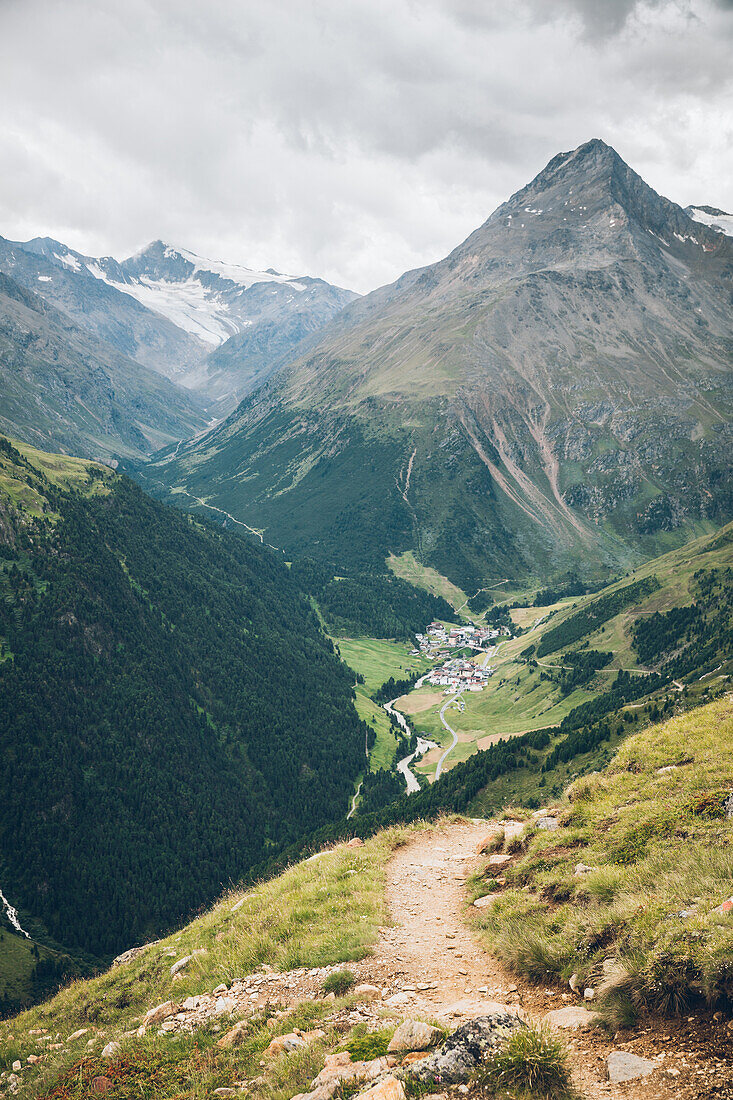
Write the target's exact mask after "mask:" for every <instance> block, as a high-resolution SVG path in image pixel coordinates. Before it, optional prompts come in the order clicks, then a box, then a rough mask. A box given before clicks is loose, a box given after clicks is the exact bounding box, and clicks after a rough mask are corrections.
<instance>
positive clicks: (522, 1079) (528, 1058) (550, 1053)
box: [474, 1027, 575, 1100]
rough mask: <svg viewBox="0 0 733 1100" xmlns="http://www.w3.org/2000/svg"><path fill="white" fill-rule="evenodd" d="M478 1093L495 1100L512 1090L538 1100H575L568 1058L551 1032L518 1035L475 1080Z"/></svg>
mask: <svg viewBox="0 0 733 1100" xmlns="http://www.w3.org/2000/svg"><path fill="white" fill-rule="evenodd" d="M474 1080H475V1084H476V1085H477V1086H478V1087H479V1089H480V1090H481V1091H482V1092H484V1093H486V1094H488V1095H490V1096H494V1095H497V1094H498V1093H499V1091H500V1090H501V1093H502V1095H505V1094H506V1092H505V1090H507V1089H509V1090H511V1092H512V1093H514V1094H515V1095H516V1094H517V1093H519V1094H529V1095H530V1096H532V1097H533V1098H535V1100H570V1097H572V1096H574V1095H575V1093H574V1090H573V1085H572V1081H571V1078H570V1069H569V1066H568V1056H567V1053H566V1051H565V1047H564V1046H563V1044H562V1043H561V1041H560V1040H559V1039H558V1038H557V1037H556V1036H554V1035H553V1034H552V1032H551V1031H550V1030H549V1029H548V1028H544V1027H527V1028H522V1029H521V1030H519V1031H515V1032H514V1033H513V1034H512V1035H511V1036H510V1037H509V1039H507V1041H506V1043H505V1044H504V1045H503V1046H502V1047H501V1049H500V1050H498V1051H497V1052H496V1054H494V1055H492V1056H491V1058H490V1059H489V1061H488V1062H487V1063H486V1065H485V1066H482V1068H481V1069H480V1070H479V1072H478V1073H477V1074H476V1077H475V1079H474Z"/></svg>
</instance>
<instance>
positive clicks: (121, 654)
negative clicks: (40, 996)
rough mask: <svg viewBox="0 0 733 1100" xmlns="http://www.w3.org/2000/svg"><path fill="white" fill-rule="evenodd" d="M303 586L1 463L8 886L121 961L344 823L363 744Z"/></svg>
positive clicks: (215, 533)
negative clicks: (287, 849) (226, 889)
mask: <svg viewBox="0 0 733 1100" xmlns="http://www.w3.org/2000/svg"><path fill="white" fill-rule="evenodd" d="M352 680H353V677H352V674H351V673H350V672H349V671H348V670H347V669H345V667H344V666H343V665H341V663H340V662H339V661H338V659H337V657H336V656H335V654H334V652H333V647H332V645H331V643H330V642H329V641H328V639H327V638H325V636H324V635H323V634H322V632H321V630H320V627H319V624H318V620H317V618H316V616H315V614H314V612H313V611H312V609H311V608H310V606H309V605H308V603H307V602H306V601H305V600H304V599H303V598H302V597H301V595H300V594H299V592H298V590H297V588H296V586H295V584H294V583H293V582H292V580H291V578H290V575H289V572H288V570H287V568H286V567H285V566H284V565H283V564H281V563H280V562H278V561H277V560H276V558H275V556H274V555H273V554H272V553H271V552H270V551H269V550H268V549H267V548H266V547H261V546H259V545H257V544H254V543H252V542H250V541H248V540H245V539H242V538H240V537H237V536H232V535H229V534H227V533H225V532H222V531H220V530H219V529H211V528H210V527H207V526H204V525H202V524H200V523H198V522H195V521H194V520H193V518H192V517H190V516H182V515H180V514H179V513H177V512H174V511H171V510H168V509H166V508H164V507H163V506H162V505H160V504H157V503H155V502H154V501H152V500H150V499H149V498H147V497H146V496H145V495H144V494H143V493H142V492H141V491H140V489H139V488H137V486H135V485H134V484H133V483H132V482H130V481H128V480H127V479H125V478H121V477H119V476H117V475H115V474H113V473H112V472H111V471H110V470H109V469H107V468H105V467H103V466H96V465H93V464H91V463H84V462H81V461H79V460H76V459H65V458H63V457H61V456H51V455H43V454H40V453H39V452H34V451H32V450H31V449H23V448H22V447H20V445H18V447H13V446H12V445H11V444H10V443H8V442H7V441H4V440H3V441H2V444H1V447H0V853H2V854H1V856H0V885H1V886H2V889H3V890H4V892H5V894H6V896H7V897H8V898H9V899H10V901H11V902H12V904H14V905H15V906H16V907H17V908H18V910H19V912H20V916H21V922H22V923H23V925H24V926H25V924H26V922H27V921H31V922H35V923H34V925H33V930H34V932H35V931H36V927H38V928H39V929H41V932H39V935H38V937H37V938H39V939H40V940H41V942H44V940H43V930H45V934H46V935H48V936H49V937H52V938H53V940H55V941H56V942H60V943H62V944H64V946H65V947H67V948H73V949H75V950H77V951H87V952H91V953H93V954H96V955H98V956H99V955H108V954H110V953H112V952H114V951H116V950H119V949H121V948H122V947H128V946H129V945H130V943H133V942H135V941H136V940H139V939H141V938H144V937H148V938H149V937H150V936H151V935H153V934H155V933H156V932H157V931H159V930H160V929H161V928H162V927H164V926H165V925H167V924H169V923H170V922H171V921H174V920H177V919H180V918H181V916H183V915H184V914H186V913H187V912H188V911H189V910H191V909H192V908H193V907H195V906H198V905H201V904H204V903H206V901H207V900H210V899H211V898H212V897H213V896H214V895H216V894H217V892H218V891H219V890H220V889H221V888H222V885H223V884H226V883H227V882H229V881H230V880H238V879H240V878H242V877H243V876H246V875H247V874H248V872H249V871H250V870H251V869H252V867H253V866H254V865H255V864H257V863H259V862H261V861H262V860H263V859H264V858H265V856H266V855H269V854H272V853H273V852H275V851H277V850H278V849H279V848H280V847H282V846H283V845H284V844H287V843H292V842H293V841H295V840H296V839H297V838H298V837H300V836H301V835H302V834H303V833H304V832H307V831H308V830H311V829H313V828H315V827H317V826H319V825H322V824H323V823H325V822H328V821H332V820H335V819H337V818H338V817H341V816H343V815H344V814H345V813H346V810H347V808H348V804H349V797H350V795H351V793H352V791H353V786H354V779H355V776H356V774H357V772H358V771H359V770H360V768H361V767H362V760H363V752H364V739H365V727H364V726H363V724H362V723H361V722H360V720H359V719H358V717H357V714H356V711H355V709H354V706H353V690H352Z"/></svg>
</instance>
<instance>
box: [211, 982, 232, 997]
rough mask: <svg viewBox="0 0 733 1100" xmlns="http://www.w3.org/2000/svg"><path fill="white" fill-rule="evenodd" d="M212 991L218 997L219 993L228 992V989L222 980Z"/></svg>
mask: <svg viewBox="0 0 733 1100" xmlns="http://www.w3.org/2000/svg"><path fill="white" fill-rule="evenodd" d="M212 992H213V994H214V996H215V997H218V996H219V994H220V993H228V992H229V989H228V988H227V986H225V985H224V982H222V983H221V985H218V986H217V987H216V989H214V990H212Z"/></svg>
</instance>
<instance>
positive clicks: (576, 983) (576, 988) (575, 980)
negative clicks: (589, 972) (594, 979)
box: [568, 974, 580, 993]
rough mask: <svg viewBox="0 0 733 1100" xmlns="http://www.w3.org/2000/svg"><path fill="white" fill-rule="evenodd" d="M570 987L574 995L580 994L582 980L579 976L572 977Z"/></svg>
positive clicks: (573, 975) (572, 975)
mask: <svg viewBox="0 0 733 1100" xmlns="http://www.w3.org/2000/svg"><path fill="white" fill-rule="evenodd" d="M568 985H569V986H570V988H571V989H572V991H573V993H579V992H580V978H579V977H578V975H577V974H571V975H570V981H569V982H568Z"/></svg>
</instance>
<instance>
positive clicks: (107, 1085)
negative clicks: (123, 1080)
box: [92, 1077, 112, 1092]
mask: <svg viewBox="0 0 733 1100" xmlns="http://www.w3.org/2000/svg"><path fill="white" fill-rule="evenodd" d="M111 1088H112V1082H111V1081H110V1079H109V1077H94V1078H93V1079H92V1092H109V1090H110V1089H111Z"/></svg>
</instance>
